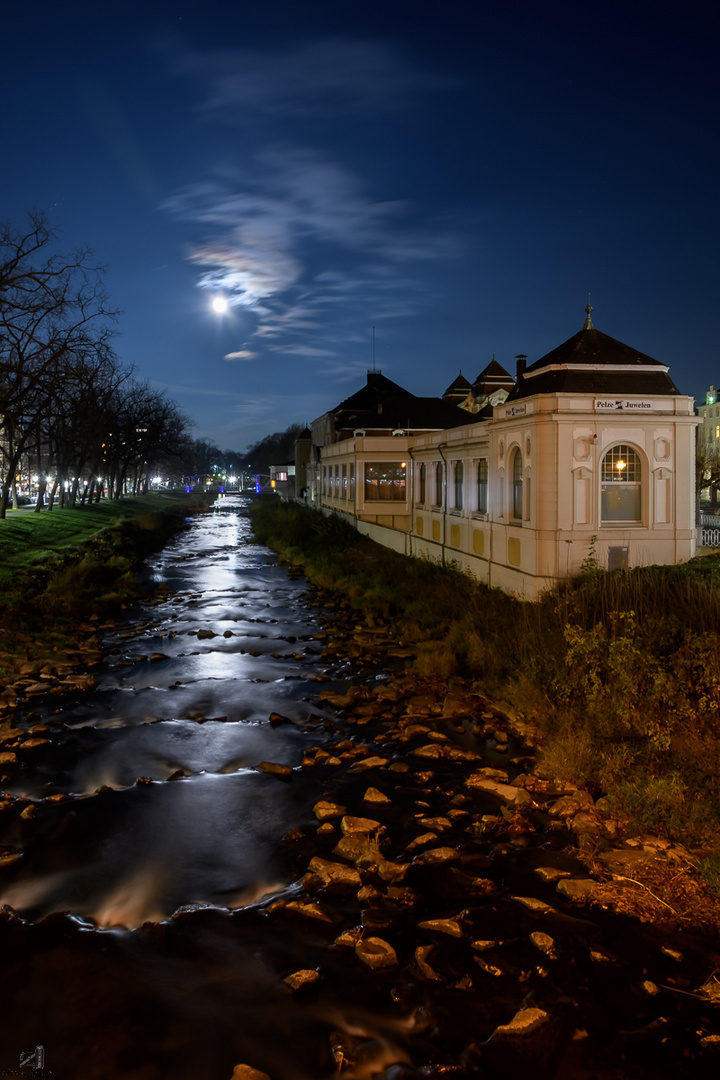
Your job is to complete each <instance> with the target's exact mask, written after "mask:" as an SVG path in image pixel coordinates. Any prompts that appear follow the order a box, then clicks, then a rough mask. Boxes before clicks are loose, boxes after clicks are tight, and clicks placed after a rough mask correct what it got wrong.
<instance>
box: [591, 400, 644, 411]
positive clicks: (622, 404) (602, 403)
mask: <svg viewBox="0 0 720 1080" xmlns="http://www.w3.org/2000/svg"><path fill="white" fill-rule="evenodd" d="M652 407H653V403H652V401H638V400H637V399H636V400H635V401H628V400H627V398H596V399H595V411H596V412H652Z"/></svg>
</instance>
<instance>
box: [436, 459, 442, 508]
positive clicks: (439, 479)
mask: <svg viewBox="0 0 720 1080" xmlns="http://www.w3.org/2000/svg"><path fill="white" fill-rule="evenodd" d="M442 504H443V467H442V461H438V463H437V464H436V466H435V506H442Z"/></svg>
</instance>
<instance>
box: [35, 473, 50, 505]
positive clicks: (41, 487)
mask: <svg viewBox="0 0 720 1080" xmlns="http://www.w3.org/2000/svg"><path fill="white" fill-rule="evenodd" d="M46 490H47V480H43V479H42V475H41V479H40V482H39V484H38V496H37V502H36V503H35V513H36V514H39V513H40V511H41V510H42V508H43V502H44V501H45V492H46Z"/></svg>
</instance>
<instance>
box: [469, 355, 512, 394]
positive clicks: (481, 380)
mask: <svg viewBox="0 0 720 1080" xmlns="http://www.w3.org/2000/svg"><path fill="white" fill-rule="evenodd" d="M514 385H515V380H514V379H513V377H512V375H511V374H510V372H509V371H506V370H505V368H504V367H503V366H502V364H499V363H498V362H497V360H496V359H495V357H494V356H493V358H492V360H491V361H490V363H489V364H488V365H487V367H485V368H483V370H482V371H481V372H480V374H479V375H478V377H477V379H476V380H475V382H474V383H473V385H472V390H473V393H474V394H475V396H476V397H481V396H482V395H484V394H492V392H493V391H494V390H503V389H507V390H510V389H512V387H513V386H514Z"/></svg>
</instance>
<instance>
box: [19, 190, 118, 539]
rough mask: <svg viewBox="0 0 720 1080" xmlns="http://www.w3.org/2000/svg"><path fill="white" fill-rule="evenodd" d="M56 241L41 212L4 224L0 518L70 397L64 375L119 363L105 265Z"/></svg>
mask: <svg viewBox="0 0 720 1080" xmlns="http://www.w3.org/2000/svg"><path fill="white" fill-rule="evenodd" d="M56 241H57V235H56V233H55V232H54V231H53V229H52V228H51V227H50V225H49V223H48V220H47V218H46V216H45V215H44V214H43V213H40V212H38V211H32V212H30V213H29V214H28V221H27V225H26V226H25V228H24V229H16V228H14V227H13V226H12V225H11V224H9V223H5V224H3V225H0V425H1V427H2V435H3V436H4V440H3V466H4V468H3V473H4V477H3V480H4V482H3V491H2V498H1V499H0V518H4V517H5V514H6V509H7V504H8V499H9V494H10V489H11V486H12V483H13V479H14V477H15V474H16V470H17V466H18V463H19V461H20V459H21V457H22V455H23V454H24V453H25V452H26V451H27V450H28V449H29V448H30V447H31V446H32V445H33V442H35V443H36V444H37V445H39V442H40V440H41V438H42V431H43V427H44V426H45V427H46V426H47V424H46V422H47V420H48V417H49V414H50V412H51V411H52V403H53V402H54V401H56V400H57V399H58V398H59V396H60V395H62V394H63V393H66V392H67V389H66V386H65V385H64V383H63V376H65V377H66V376H67V372H68V370H70V369H73V368H74V366H75V365H83V364H84V365H87V364H90V366H92V365H95V364H99V365H100V366H102V365H104V364H105V363H110V362H111V361H112V360H113V359H114V354H113V352H112V348H111V344H110V343H111V340H112V338H113V336H114V327H113V325H112V324H113V322H114V319H115V317H116V312H115V311H113V310H112V309H111V308H110V307H109V306H108V301H107V296H106V293H105V290H104V286H103V280H102V278H103V268H102V267H101V266H100V265H98V264H97V263H96V262H95V260H94V258H93V254H92V252H91V251H90V250H89V249H87V248H78V249H75V250H73V251H71V252H70V253H69V254H64V253H63V252H60V251H58V250H56Z"/></svg>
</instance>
